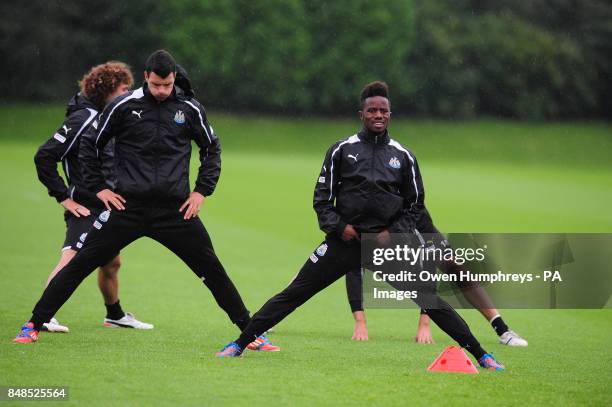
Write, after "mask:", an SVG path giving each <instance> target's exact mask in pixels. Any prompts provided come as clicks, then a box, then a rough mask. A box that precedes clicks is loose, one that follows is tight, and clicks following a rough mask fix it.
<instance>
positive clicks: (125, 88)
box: [106, 83, 130, 104]
mask: <svg viewBox="0 0 612 407" xmlns="http://www.w3.org/2000/svg"><path fill="white" fill-rule="evenodd" d="M128 90H130V86H129V85H128V84H127V83H122V84H121V85H119V86H117V89H115V91H114V92H113V93H111V94H110V95H108V96H107V97H106V103H107V104H108V103H110V102H111V101H112V100H113V99H115V98H116V97H119V96H121V95H123V94H124V93H125V92H127V91H128Z"/></svg>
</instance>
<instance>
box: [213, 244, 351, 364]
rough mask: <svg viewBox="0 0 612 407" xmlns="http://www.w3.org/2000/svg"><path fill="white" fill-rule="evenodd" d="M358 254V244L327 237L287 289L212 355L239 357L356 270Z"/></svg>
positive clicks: (266, 304)
mask: <svg viewBox="0 0 612 407" xmlns="http://www.w3.org/2000/svg"><path fill="white" fill-rule="evenodd" d="M360 255H361V252H360V246H359V243H355V242H351V243H346V242H343V241H342V240H340V239H339V238H332V237H328V238H327V239H326V240H325V242H323V243H322V244H321V245H320V246H319V247H318V249H317V250H316V251H315V252H314V253H313V254H312V255H311V256H310V258H309V259H308V260H306V263H304V265H303V266H302V268H301V269H300V271H299V273H298V274H297V276H296V277H295V278H294V279H293V281H291V283H290V284H289V286H287V288H285V289H284V290H283V291H281V292H280V293H278V294H276V295H275V296H274V297H272V298H271V299H269V300H268V301H267V302H266V303H265V304H264V305H263V307H261V309H260V310H259V311H257V312H256V313H255V315H253V318H252V319H251V322H250V323H249V325H248V326H247V327H246V328H245V329H244V330H243V331H242V334H241V335H240V337H238V338H237V339H236V340H235V341H233V342H230V343H229V344H228V345H226V346H225V347H224V348H223V349H222V350H221V351H220V352H218V353H217V354H216V356H218V357H234V356H240V355H241V353H242V351H243V350H244V349H245V347H247V346H248V344H249V343H251V342H252V341H253V340H255V339H256V338H257V337H258V336H259V335H261V334H262V333H263V332H265V331H266V330H268V329H270V328H271V327H273V326H275V325H276V324H278V323H279V322H280V321H282V320H283V319H284V318H285V317H286V316H288V315H289V314H291V313H292V312H293V311H294V310H295V309H296V308H298V307H299V306H301V305H302V304H304V303H305V302H306V301H308V300H309V299H310V298H312V297H313V296H314V295H315V294H317V293H319V292H320V291H322V290H323V289H325V288H326V287H328V286H329V285H331V284H332V283H333V282H334V281H336V280H338V279H339V278H340V277H342V276H343V275H345V274H346V273H347V272H348V271H349V270H351V269H352V268H355V267H359V261H360V258H361V257H360Z"/></svg>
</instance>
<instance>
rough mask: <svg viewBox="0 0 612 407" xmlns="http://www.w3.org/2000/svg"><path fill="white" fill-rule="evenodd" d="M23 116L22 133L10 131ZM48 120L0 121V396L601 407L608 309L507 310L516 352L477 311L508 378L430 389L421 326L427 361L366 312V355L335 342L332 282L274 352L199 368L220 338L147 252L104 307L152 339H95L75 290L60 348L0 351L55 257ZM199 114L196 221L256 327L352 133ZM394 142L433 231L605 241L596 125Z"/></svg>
mask: <svg viewBox="0 0 612 407" xmlns="http://www.w3.org/2000/svg"><path fill="white" fill-rule="evenodd" d="M29 111H32V112H34V111H35V112H37V113H40V115H38V114H37V115H28V116H27V117H38V118H39V119H38V120H30V121H25V122H20V121H19V120H18V119H15V118H16V117H24V116H23V115H24V114H25V113H27V112H29ZM45 114H46V115H45ZM61 114H62V110H61V108H58V107H53V106H51V107H40V108H33V107H24V106H18V107H3V108H0V119H2V120H1V121H0V122H1V123H3V124H2V128H1V129H0V182H1V184H0V185H2V203H0V209H1V211H2V212H1V213H2V216H1V217H0V228H1V230H2V233H1V235H0V281H1V282H2V288H3V290H2V295H1V296H0V327H1V328H0V329H1V330H0V333H1V335H0V338H2V340H1V341H0V386H5V385H6V386H9V385H11V386H49V385H54V386H55V385H58V386H68V387H69V388H70V397H71V403H81V404H85V403H86V404H88V405H109V404H112V405H262V404H268V405H277V404H281V405H371V404H376V405H447V404H450V405H457V404H459V405H473V404H476V403H479V404H489V405H497V404H502V405H521V406H522V405H610V404H611V402H612V397H611V395H610V391H609V383H610V380H611V379H612V367H611V366H612V356H611V354H610V351H609V349H608V346H609V338H610V334H612V328H611V327H612V311H611V310H505V311H504V312H503V314H504V316H505V319H506V320H507V321H508V322H509V323H510V324H511V326H512V327H513V328H514V329H516V330H517V331H519V332H520V333H521V334H523V335H524V336H525V337H527V338H528V339H529V341H530V346H529V347H528V348H526V349H512V348H505V347H502V346H499V345H497V344H496V337H495V335H494V334H493V332H492V330H491V328H490V327H489V326H488V324H487V323H486V321H485V320H484V319H483V318H482V317H480V316H479V314H478V313H477V312H475V311H461V314H462V315H463V316H464V317H465V318H466V320H467V321H468V323H469V324H470V326H471V327H472V328H473V331H474V332H475V334H476V335H477V336H478V337H479V339H480V340H481V342H482V343H483V345H484V347H485V348H486V349H490V350H491V351H493V352H494V353H495V355H496V356H497V357H498V358H499V359H500V360H502V361H503V362H504V363H506V364H507V366H508V371H506V372H504V373H502V374H493V373H490V372H481V373H480V374H479V375H474V376H463V375H456V374H432V373H427V372H426V368H427V366H428V365H429V363H431V361H432V360H433V359H434V358H435V357H436V356H437V354H438V353H439V352H440V351H441V350H442V349H443V348H444V347H445V346H447V345H450V344H452V341H451V340H450V339H449V338H448V337H446V336H445V335H444V334H443V333H442V332H441V331H439V330H438V329H437V328H434V331H433V332H434V337H435V339H436V340H437V342H436V344H435V345H433V346H423V345H416V344H414V343H412V342H411V338H412V336H413V335H414V330H415V328H416V318H417V312H416V311H415V310H372V311H369V312H368V321H369V328H370V336H371V340H370V341H369V342H366V343H356V342H352V341H350V340H349V338H350V335H351V332H352V317H351V315H350V312H349V307H348V304H347V302H346V298H345V292H344V283H343V282H342V281H341V282H338V283H336V284H334V285H333V286H332V287H330V288H329V289H328V290H326V291H324V292H322V293H321V294H319V295H318V296H316V297H315V298H313V299H312V300H311V301H310V302H308V303H307V304H306V305H305V306H304V307H302V308H300V309H299V310H297V311H296V312H295V313H294V314H292V315H291V316H289V317H288V318H287V319H286V320H285V321H283V322H282V323H281V324H280V325H279V326H278V328H277V331H276V333H274V334H272V339H273V340H274V342H275V343H278V344H279V345H281V346H282V347H283V351H282V352H281V353H279V354H267V355H265V354H254V353H249V354H248V355H246V357H244V358H242V359H240V360H216V359H215V358H214V357H212V355H213V353H214V352H215V351H216V350H218V349H219V348H220V347H221V346H222V345H224V344H225V343H226V342H227V341H228V340H229V339H232V338H234V337H235V336H236V334H237V332H236V329H235V328H234V327H233V326H232V325H231V324H230V322H229V321H228V320H227V318H226V317H225V316H224V315H223V314H222V312H221V311H220V310H219V309H218V308H217V307H216V305H215V304H214V302H213V300H212V297H211V295H210V294H209V293H208V291H207V290H206V289H205V288H203V287H202V284H201V283H200V282H199V281H198V280H197V279H196V278H195V276H193V274H192V273H191V272H190V271H189V270H188V269H187V268H186V267H185V266H184V265H183V264H182V263H181V262H180V261H179V260H178V259H176V258H175V257H174V256H173V255H172V254H171V253H169V252H168V251H166V250H165V249H163V248H162V247H161V246H159V245H158V244H156V243H154V242H152V241H149V240H145V239H142V240H140V241H137V242H136V243H134V244H133V245H131V246H129V247H128V248H126V249H125V250H124V251H123V252H122V257H123V267H122V270H121V272H120V276H121V277H120V280H121V298H122V303H123V304H124V306H125V308H126V309H128V310H131V311H134V312H135V313H136V314H137V316H138V317H140V318H141V319H143V320H146V321H150V322H153V323H155V325H156V328H155V329H154V330H153V331H151V332H136V331H127V330H105V329H104V328H102V327H101V324H100V322H101V319H102V318H103V316H104V315H103V312H104V309H103V306H102V299H101V296H100V294H99V293H98V290H97V287H96V283H95V278H94V277H89V278H88V279H87V280H85V282H84V283H83V285H82V286H81V287H80V288H79V289H78V290H77V292H76V293H75V294H74V296H73V297H72V298H71V299H70V300H69V301H68V303H67V304H66V305H65V306H64V307H63V308H62V309H61V310H60V312H59V314H58V318H59V319H60V321H65V322H66V323H67V324H69V325H70V328H71V332H70V334H67V335H50V334H43V336H42V338H41V340H40V341H39V342H38V343H37V344H35V345H32V346H28V345H26V346H21V345H13V344H11V343H10V340H11V339H12V337H13V336H14V335H15V333H16V329H17V327H18V326H19V324H20V323H22V322H23V321H24V320H25V319H26V318H28V316H29V312H30V310H31V308H32V306H33V304H34V303H35V301H36V300H37V299H38V298H39V296H40V294H41V290H42V285H43V283H44V281H45V279H46V277H47V274H48V272H49V271H50V270H51V269H52V268H53V266H54V265H55V262H56V261H57V258H58V249H59V246H60V245H61V243H62V241H63V232H64V225H63V220H62V215H61V211H60V208H59V207H58V205H57V204H55V203H54V202H53V201H52V200H51V199H50V198H48V196H46V192H45V191H44V189H43V187H42V186H41V185H40V184H39V183H38V181H37V180H36V174H35V171H34V167H33V163H32V156H33V154H34V152H35V151H36V147H37V145H38V144H40V143H41V142H42V141H43V140H42V139H43V138H44V137H45V136H46V135H48V134H50V133H51V132H53V131H54V130H55V128H54V127H55V126H57V125H58V124H59V122H58V115H60V116H61ZM211 116H212V119H213V125H214V126H215V129H216V130H217V132H218V133H219V134H220V135H221V137H222V141H223V145H224V153H223V172H222V177H221V181H220V184H219V187H218V189H217V191H216V193H215V195H214V197H212V198H211V199H209V200H208V201H207V202H206V205H205V209H204V212H203V216H202V217H203V220H204V223H205V224H206V226H207V228H208V229H209V231H210V233H211V235H212V238H213V242H214V243H215V247H216V250H217V252H218V254H219V256H220V258H221V259H222V261H223V262H224V264H225V266H226V268H227V270H228V272H229V273H230V275H231V276H232V278H233V279H234V281H235V283H236V285H237V287H238V288H239V290H240V291H241V293H242V295H243V297H244V299H245V302H246V303H247V306H248V307H249V308H250V309H251V311H255V310H257V309H258V307H259V306H261V304H263V302H264V301H265V300H267V299H268V298H269V297H270V296H271V295H273V294H274V293H276V292H278V291H279V290H280V289H281V288H283V287H284V286H285V285H286V283H287V282H288V281H289V280H290V279H291V277H292V276H293V275H294V274H295V273H296V272H297V270H298V269H299V267H300V266H301V264H302V263H303V262H304V261H305V260H306V258H307V257H308V255H309V254H310V252H311V250H312V249H314V248H315V247H316V245H317V244H318V242H319V241H320V240H321V239H322V234H321V233H320V232H319V231H318V229H317V224H316V218H315V215H314V212H313V211H312V208H311V202H312V188H313V186H314V182H315V179H316V175H317V172H318V170H319V167H320V165H321V162H322V158H323V153H324V151H325V149H326V148H327V146H328V145H329V144H331V143H332V142H333V141H335V140H336V139H338V138H341V137H343V136H345V135H347V134H350V133H351V132H353V131H354V130H355V127H356V126H357V123H356V122H355V121H349V120H345V121H332V120H304V119H301V120H296V121H291V120H288V119H282V120H272V119H271V118H269V119H257V118H250V117H246V118H241V117H235V116H230V115H215V114H211ZM43 117H45V118H46V119H43ZM392 126H393V127H392V131H393V133H394V135H395V137H396V138H397V139H399V140H400V141H402V142H403V143H405V144H406V145H407V146H408V147H410V148H411V149H412V150H413V151H414V152H415V153H416V155H417V157H419V159H420V161H421V169H422V172H423V175H424V179H425V186H426V189H427V193H428V194H427V201H428V206H429V207H430V209H431V212H432V215H433V217H434V219H435V220H436V223H437V224H438V226H439V227H440V228H441V229H442V230H444V231H501V232H503V231H512V232H521V231H523V232H530V231H533V232H549V231H550V232H555V231H558V232H612V214H611V213H610V211H609V202H612V182H611V181H612V163H610V158H609V155H610V151H611V149H610V147H611V146H612V145H611V141H610V140H611V139H612V138H611V137H610V134H611V131H610V130H611V128H610V126H609V125H607V124H601V123H593V124H588V123H566V124H550V125H545V124H516V123H507V122H495V121H482V122H479V121H477V122H470V123H450V122H447V123H435V122H410V121H400V122H397V123H393V124H392ZM413 134H415V135H416V134H418V135H419V137H418V138H417V137H413V136H412V135H413ZM451 141H455V143H453V144H449V143H450V142H451ZM472 150H473V151H472ZM193 166H194V167H195V163H193ZM7 405H8V404H7ZM60 405H67V404H66V403H60Z"/></svg>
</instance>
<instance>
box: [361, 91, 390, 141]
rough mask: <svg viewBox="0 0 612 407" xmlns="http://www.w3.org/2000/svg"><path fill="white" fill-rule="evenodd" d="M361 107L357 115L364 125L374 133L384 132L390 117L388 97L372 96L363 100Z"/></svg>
mask: <svg viewBox="0 0 612 407" xmlns="http://www.w3.org/2000/svg"><path fill="white" fill-rule="evenodd" d="M362 109H363V110H360V111H359V117H360V118H361V121H362V122H363V125H364V127H365V128H366V129H368V130H369V131H371V132H372V133H375V134H381V133H384V132H385V130H386V129H387V126H388V125H389V119H390V118H391V107H390V104H389V99H387V98H386V97H382V96H372V97H371V98H367V99H366V100H364V102H363V107H362Z"/></svg>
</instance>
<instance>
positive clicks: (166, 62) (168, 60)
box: [145, 49, 176, 78]
mask: <svg viewBox="0 0 612 407" xmlns="http://www.w3.org/2000/svg"><path fill="white" fill-rule="evenodd" d="M145 71H147V73H151V72H155V73H156V74H157V75H159V76H160V77H162V78H165V77H166V76H168V75H170V74H171V73H175V72H176V61H175V60H174V57H172V55H170V53H169V52H168V51H166V50H163V49H159V50H157V51H155V52H154V53H152V54H151V55H149V57H148V58H147V62H146V64H145Z"/></svg>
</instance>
